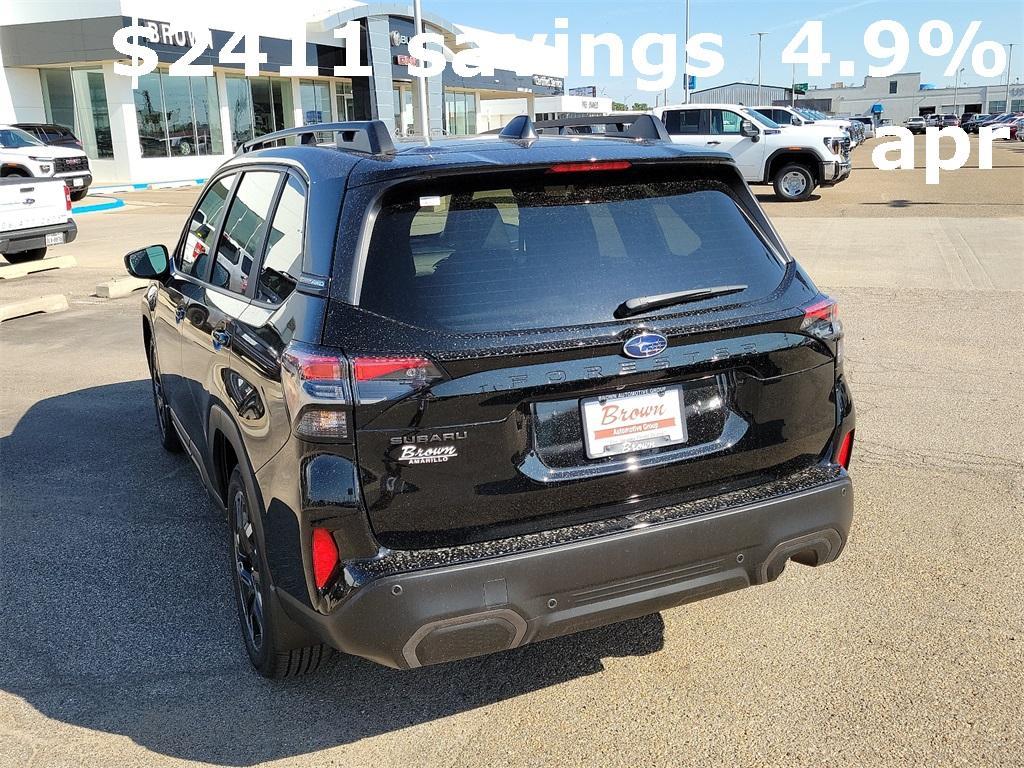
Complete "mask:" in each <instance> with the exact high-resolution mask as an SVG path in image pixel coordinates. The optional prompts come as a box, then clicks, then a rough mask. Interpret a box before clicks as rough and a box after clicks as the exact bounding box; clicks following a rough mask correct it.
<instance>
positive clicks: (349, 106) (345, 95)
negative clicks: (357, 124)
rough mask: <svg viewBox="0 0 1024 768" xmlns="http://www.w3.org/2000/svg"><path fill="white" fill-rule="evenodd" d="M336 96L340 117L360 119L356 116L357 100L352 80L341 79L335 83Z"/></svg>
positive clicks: (343, 118) (342, 119)
mask: <svg viewBox="0 0 1024 768" xmlns="http://www.w3.org/2000/svg"><path fill="white" fill-rule="evenodd" d="M334 98H335V101H336V102H337V105H338V119H339V120H341V121H345V120H358V119H359V118H357V117H356V102H355V97H354V96H353V95H352V81H351V80H341V81H340V82H337V83H335V84H334Z"/></svg>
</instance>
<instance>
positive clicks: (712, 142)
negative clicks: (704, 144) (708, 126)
mask: <svg viewBox="0 0 1024 768" xmlns="http://www.w3.org/2000/svg"><path fill="white" fill-rule="evenodd" d="M721 143H722V142H720V141H709V142H708V144H715V145H718V144H721Z"/></svg>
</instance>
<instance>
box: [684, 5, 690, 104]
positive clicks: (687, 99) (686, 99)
mask: <svg viewBox="0 0 1024 768" xmlns="http://www.w3.org/2000/svg"><path fill="white" fill-rule="evenodd" d="M689 42H690V0H683V104H689V103H690V73H689V72H687V71H686V67H687V64H688V63H689V61H690V54H689V53H687V51H686V44H687V43H689Z"/></svg>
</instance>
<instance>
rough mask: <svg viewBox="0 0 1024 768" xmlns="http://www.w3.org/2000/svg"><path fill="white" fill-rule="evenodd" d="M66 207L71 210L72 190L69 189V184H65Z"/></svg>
mask: <svg viewBox="0 0 1024 768" xmlns="http://www.w3.org/2000/svg"><path fill="white" fill-rule="evenodd" d="M64 207H65V208H66V209H67V210H68V211H70V210H71V190H70V189H68V185H67V184H65V185H64Z"/></svg>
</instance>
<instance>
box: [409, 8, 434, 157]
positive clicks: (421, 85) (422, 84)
mask: <svg viewBox="0 0 1024 768" xmlns="http://www.w3.org/2000/svg"><path fill="white" fill-rule="evenodd" d="M412 8H413V24H414V26H415V27H416V28H415V29H414V30H413V34H414V35H418V34H420V33H421V32H423V9H422V8H421V7H420V0H413V6H412ZM416 93H417V95H418V96H419V99H418V101H419V109H418V110H416V122H417V123H418V124H419V125H417V128H418V131H419V133H421V134H423V137H424V139H425V140H426V142H427V143H428V144H429V143H430V117H429V114H428V112H427V78H425V77H423V76H422V75H420V76H419V77H417V78H416Z"/></svg>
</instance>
